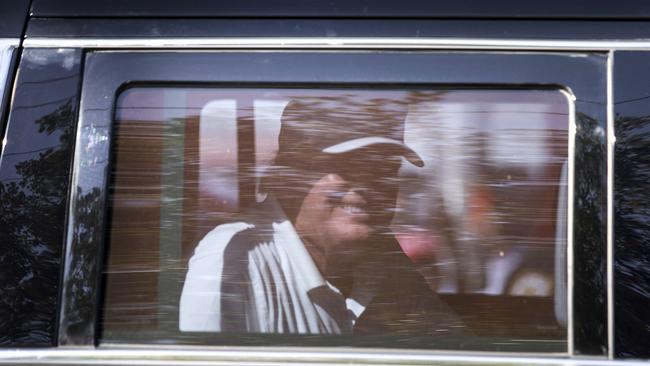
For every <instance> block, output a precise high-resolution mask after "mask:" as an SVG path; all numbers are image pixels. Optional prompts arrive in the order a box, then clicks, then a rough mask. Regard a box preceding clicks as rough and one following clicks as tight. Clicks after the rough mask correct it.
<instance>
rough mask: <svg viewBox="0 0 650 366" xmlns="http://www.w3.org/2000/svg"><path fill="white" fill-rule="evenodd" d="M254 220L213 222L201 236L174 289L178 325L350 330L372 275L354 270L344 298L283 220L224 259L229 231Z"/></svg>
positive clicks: (368, 295) (366, 299)
mask: <svg viewBox="0 0 650 366" xmlns="http://www.w3.org/2000/svg"><path fill="white" fill-rule="evenodd" d="M254 227H255V226H254V225H253V224H250V223H246V222H237V223H231V224H225V225H220V226H217V227H216V228H215V229H213V230H212V231H211V232H210V233H208V234H207V235H206V236H205V237H204V238H203V240H201V242H200V243H199V245H198V246H197V248H196V249H195V252H194V255H193V256H192V258H191V259H190V261H189V269H188V272H187V276H186V278H185V284H184V286H183V292H182V294H181V300H180V310H179V312H180V321H179V328H180V330H181V331H202V332H220V331H239V332H260V333H302V334H349V333H351V331H352V326H353V325H354V321H355V320H356V318H357V317H358V316H359V315H360V314H361V313H362V312H363V310H364V309H365V307H366V306H367V305H368V303H369V302H370V300H372V298H373V296H374V292H373V291H374V290H373V285H374V284H375V283H376V281H374V280H365V281H364V280H363V278H361V280H357V277H355V281H354V282H353V283H354V284H353V288H352V292H351V296H350V298H348V299H345V298H344V297H343V295H342V294H341V292H340V291H339V290H338V289H336V288H335V287H334V286H332V285H331V284H330V283H329V282H327V281H326V280H325V279H324V278H323V276H322V275H321V273H320V272H319V270H318V268H317V267H316V264H315V263H314V261H313V259H312V258H311V256H310V255H309V253H308V252H307V249H306V248H305V246H304V244H303V243H302V241H301V240H300V238H299V236H298V234H297V233H296V231H295V229H294V227H293V225H292V224H291V222H290V221H288V220H285V221H282V222H278V223H273V224H272V228H273V233H272V237H271V235H266V237H267V238H268V239H272V240H268V241H264V240H260V241H259V242H257V243H253V245H251V246H250V247H247V248H240V253H239V255H241V256H243V257H240V256H238V255H235V256H230V258H227V257H228V256H229V254H228V253H231V252H228V253H227V250H226V249H227V247H228V246H229V244H232V243H231V241H232V239H233V237H234V236H235V235H236V234H238V233H240V232H243V231H244V230H246V229H253V228H254ZM269 234H270V233H269ZM232 249H233V248H231V249H230V250H231V251H232ZM242 251H243V252H242ZM229 261H230V262H229ZM226 267H228V270H227V273H224V268H226ZM224 279H226V282H225V281H224ZM226 287H227V289H226ZM224 304H226V305H224ZM224 306H226V307H227V308H223V307H224ZM232 318H236V321H235V323H236V324H237V325H236V326H235V328H234V329H233V326H232V322H231V320H232ZM229 322H231V323H229ZM229 324H230V325H229Z"/></svg>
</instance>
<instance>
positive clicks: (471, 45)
mask: <svg viewBox="0 0 650 366" xmlns="http://www.w3.org/2000/svg"><path fill="white" fill-rule="evenodd" d="M23 46H24V47H39V48H95V49H110V48H144V49H152V48H192V49H197V48H198V49H203V48H222V49H247V48H263V49H265V48H282V49H300V48H309V49H312V48H328V49H330V48H334V49H346V48H349V49H479V50H483V49H502V50H506V49H507V50H573V51H576V50H578V51H580V50H589V51H609V50H611V49H617V50H650V39H647V40H646V39H641V40H584V41H574V40H537V39H521V40H519V39H517V40H515V39H463V38H399V37H395V38H390V37H380V38H379V37H378V38H370V37H366V38H350V37H348V38H344V37H341V38H334V37H332V38H325V37H322V38H311V37H303V38H299V37H294V38H274V37H268V38H258V37H248V38H126V39H125V38H76V39H70V38H27V39H25V40H24V41H23Z"/></svg>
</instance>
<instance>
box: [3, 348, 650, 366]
mask: <svg viewBox="0 0 650 366" xmlns="http://www.w3.org/2000/svg"><path fill="white" fill-rule="evenodd" d="M316 363H318V364H321V365H335V364H339V365H348V364H358V365H384V366H386V365H432V364H437V365H441V364H442V365H558V366H559V365H563V366H569V365H576V366H577V365H585V366H605V365H639V366H641V365H643V366H647V363H646V362H641V361H613V360H603V359H600V360H598V359H570V358H560V357H558V358H553V357H530V356H524V357H509V356H488V355H485V356H483V355H473V356H464V355H460V354H451V353H441V352H438V353H432V352H423V351H413V350H403V351H388V352H387V351H380V352H373V351H372V350H352V349H337V350H336V351H335V352H332V351H325V350H322V349H314V348H311V349H310V348H304V349H296V348H285V349H280V350H276V349H274V350H262V349H259V348H258V349H255V348H253V349H247V348H241V347H239V348H221V349H213V350H205V349H194V350H173V349H150V348H148V349H144V348H142V349H91V350H80V349H50V350H29V349H19V350H5V351H0V364H12V365H17V364H32V365H45V364H58V365H60V364H75V365H286V364H298V365H301V364H316Z"/></svg>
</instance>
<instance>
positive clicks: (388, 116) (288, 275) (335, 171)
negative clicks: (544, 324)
mask: <svg viewBox="0 0 650 366" xmlns="http://www.w3.org/2000/svg"><path fill="white" fill-rule="evenodd" d="M407 111H408V106H407V105H406V104H405V103H404V102H402V101H401V100H399V99H391V98H383V99H382V100H381V102H378V101H377V100H376V99H372V98H365V97H360V96H358V95H353V94H351V95H348V96H341V97H339V98H330V99H327V98H316V97H304V98H297V99H294V100H292V101H290V102H289V103H288V105H287V106H286V107H285V109H284V111H283V113H282V118H281V129H280V136H279V143H278V146H279V150H278V153H277V156H276V158H275V162H274V164H273V166H272V167H271V168H269V170H268V171H267V172H266V174H265V177H264V178H263V182H262V188H263V189H265V190H266V192H267V193H268V195H267V197H266V199H264V202H262V203H260V204H258V205H255V207H253V208H251V209H249V210H247V211H246V212H245V213H244V214H243V215H242V220H241V221H239V222H235V223H229V224H224V225H220V226H218V227H216V228H215V229H214V230H212V231H211V232H210V233H209V234H208V235H206V236H205V237H204V238H203V240H201V242H200V243H199V245H198V246H197V248H196V250H195V253H194V255H193V256H192V258H191V259H190V262H189V269H188V272H187V276H186V280H185V284H184V287H183V292H182V295H181V301H180V324H179V327H180V329H181V330H182V331H206V332H254V333H300V334H382V335H386V334H398V335H432V334H436V335H440V334H446V333H448V332H451V331H453V330H455V329H454V328H456V327H457V326H458V324H457V321H456V320H455V317H454V316H453V315H452V314H451V313H450V311H449V310H448V309H447V308H446V306H445V305H444V304H443V303H442V302H441V301H440V300H439V299H438V298H437V297H436V296H435V294H433V293H432V291H431V290H430V289H429V287H428V286H427V285H426V283H425V281H424V279H423V278H422V277H421V276H420V274H419V273H417V271H416V270H415V267H414V266H413V264H412V263H411V261H410V260H409V259H408V258H407V257H406V255H405V254H404V253H403V252H402V250H401V248H400V246H399V244H398V242H397V240H396V239H395V237H394V235H393V234H392V233H391V230H390V224H391V221H392V219H393V216H394V213H395V211H396V208H397V203H396V202H397V195H398V191H399V189H398V188H399V180H398V171H399V169H400V166H401V164H402V160H403V159H404V160H406V161H408V162H409V163H410V164H414V165H416V166H419V167H421V166H423V164H424V163H423V161H422V159H421V158H420V157H419V156H418V154H417V153H416V152H415V151H414V150H413V149H411V148H410V147H408V146H407V145H406V144H405V143H404V126H405V119H406V115H407Z"/></svg>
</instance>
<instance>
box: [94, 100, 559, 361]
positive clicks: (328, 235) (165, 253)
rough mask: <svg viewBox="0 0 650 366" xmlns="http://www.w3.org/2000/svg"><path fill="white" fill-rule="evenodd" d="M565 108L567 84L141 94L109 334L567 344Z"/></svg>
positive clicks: (126, 127) (115, 240)
mask: <svg viewBox="0 0 650 366" xmlns="http://www.w3.org/2000/svg"><path fill="white" fill-rule="evenodd" d="M567 114H568V104H567V99H566V98H565V97H564V95H563V94H562V93H561V92H558V91H540V90H537V91H530V90H449V89H445V90H356V89H329V90H328V89H311V90H305V89H207V88H134V89H129V90H127V91H125V92H124V93H123V94H122V95H121V96H120V98H119V100H118V107H117V110H116V135H115V136H116V137H115V140H114V169H113V171H112V197H111V208H112V215H111V232H110V237H109V241H110V243H109V259H108V265H107V268H106V273H107V275H106V280H107V286H106V301H105V307H104V318H103V327H104V336H105V338H108V339H111V338H112V339H118V338H120V337H124V335H125V334H127V333H125V332H128V331H129V330H134V329H136V330H139V331H144V334H145V335H144V336H143V337H144V338H145V339H147V336H146V334H147V332H146V331H150V332H149V338H150V339H154V338H155V337H156V336H154V334H160V332H163V333H164V334H165V335H166V336H167V337H170V338H174V337H186V336H187V335H191V334H194V333H195V332H217V333H232V332H234V333H252V334H255V333H258V334H259V333H276V334H278V333H279V334H323V335H327V334H340V335H355V336H368V335H372V336H391V335H392V336H434V335H437V336H441V335H442V336H445V335H452V336H454V337H461V339H462V337H479V339H485V342H488V343H489V342H495V341H494V339H493V338H494V337H506V338H520V339H524V340H525V339H530V340H537V341H544V340H546V341H549V342H551V343H552V342H553V341H556V342H557V341H559V342H565V341H566V330H565V321H566V305H565V301H566V290H565V289H566V284H565V283H557V282H558V281H557V279H558V278H559V279H562V280H563V279H564V278H566V277H565V276H559V275H558V274H562V273H564V271H566V268H565V263H566V260H565V257H564V256H565V253H566V232H565V230H566V229H565V226H564V225H565V222H566V218H565V216H563V215H564V212H565V211H566V201H567V198H566V185H567V176H566V169H567V157H568V151H567V146H568V132H567V130H568V115H567ZM563 171H564V173H563ZM563 218H564V219H563ZM563 281H564V280H563ZM562 289H564V290H562ZM531 314H535V315H534V316H531ZM174 334H177V336H174ZM130 337H132V335H131V336H130ZM179 339H180V338H179ZM529 344H531V343H529ZM433 347H435V345H433ZM528 347H529V348H531V349H532V350H534V346H528Z"/></svg>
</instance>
